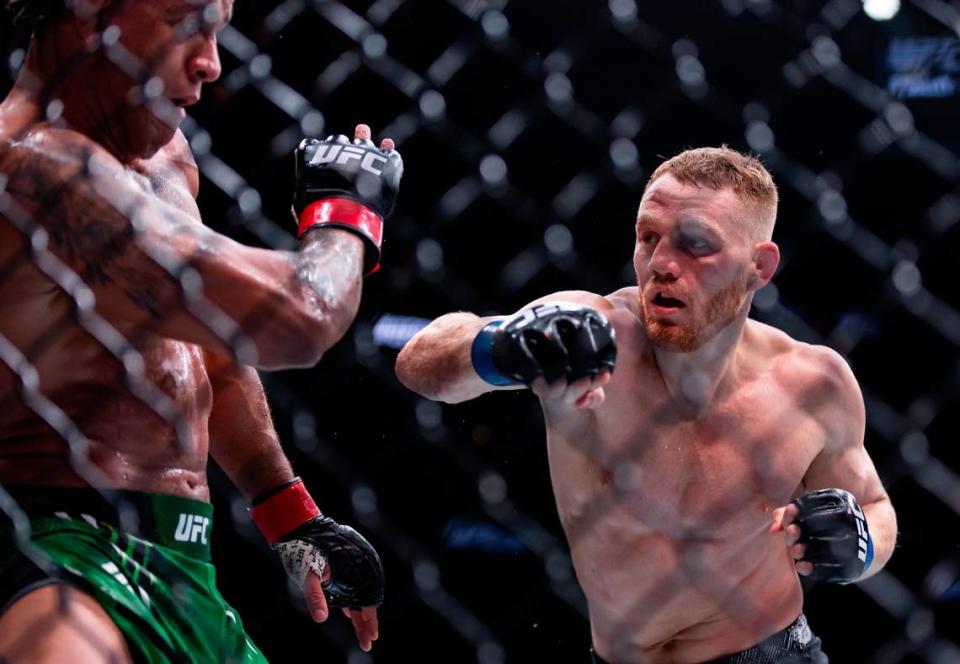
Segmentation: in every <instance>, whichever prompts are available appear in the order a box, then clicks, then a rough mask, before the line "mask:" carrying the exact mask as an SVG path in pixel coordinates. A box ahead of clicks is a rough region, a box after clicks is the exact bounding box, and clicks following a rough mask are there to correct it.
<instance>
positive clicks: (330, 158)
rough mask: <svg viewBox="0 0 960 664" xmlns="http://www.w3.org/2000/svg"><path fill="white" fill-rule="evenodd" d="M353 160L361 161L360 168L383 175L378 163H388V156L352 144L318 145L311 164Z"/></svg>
mask: <svg viewBox="0 0 960 664" xmlns="http://www.w3.org/2000/svg"><path fill="white" fill-rule="evenodd" d="M352 160H358V161H359V162H360V168H362V169H363V170H365V171H367V172H368V173H373V174H374V175H383V169H382V168H379V166H378V165H382V164H385V163H387V158H386V157H381V156H380V155H378V154H376V153H375V152H370V151H368V150H364V149H363V148H357V147H354V146H352V145H329V144H328V145H318V146H317V151H316V152H315V153H314V155H313V158H312V159H310V164H311V165H316V164H329V163H335V164H346V163H348V162H350V161H352Z"/></svg>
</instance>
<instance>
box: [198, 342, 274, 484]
mask: <svg viewBox="0 0 960 664" xmlns="http://www.w3.org/2000/svg"><path fill="white" fill-rule="evenodd" d="M205 359H206V362H207V367H208V372H209V375H210V383H211V385H212V387H213V408H212V409H211V413H210V423H209V427H210V455H211V456H212V457H213V459H214V460H215V461H216V462H217V464H218V465H219V466H220V467H221V468H222V469H223V471H224V472H225V473H226V474H227V476H228V477H229V478H230V479H231V481H233V483H234V484H235V485H236V486H237V488H239V489H240V491H241V492H242V493H243V494H244V495H245V496H246V497H247V498H248V499H252V498H254V497H256V496H258V495H260V494H262V493H263V492H265V491H268V490H270V489H273V488H274V487H276V486H279V485H280V484H283V483H284V482H286V481H288V480H289V479H291V478H292V477H293V468H292V467H291V465H290V462H289V461H288V460H287V457H286V455H285V454H284V453H283V448H282V447H281V445H280V440H279V438H278V437H277V432H276V430H275V429H274V426H273V419H272V418H271V417H270V409H269V406H268V404H267V398H266V395H265V394H264V391H263V387H262V385H261V383H260V377H259V376H258V375H257V372H256V370H254V369H252V368H251V367H245V366H242V365H239V364H237V363H235V362H233V361H232V360H230V359H229V358H226V357H223V356H219V355H215V354H213V353H209V352H208V353H205Z"/></svg>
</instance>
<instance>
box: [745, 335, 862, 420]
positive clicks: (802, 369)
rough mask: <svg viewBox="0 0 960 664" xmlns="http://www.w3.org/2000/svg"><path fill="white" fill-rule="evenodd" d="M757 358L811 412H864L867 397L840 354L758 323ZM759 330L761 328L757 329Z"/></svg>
mask: <svg viewBox="0 0 960 664" xmlns="http://www.w3.org/2000/svg"><path fill="white" fill-rule="evenodd" d="M751 322H752V323H754V324H755V326H754V328H753V334H754V335H756V337H757V338H758V339H759V340H760V341H759V343H758V347H757V350H758V351H759V352H758V353H757V354H758V355H759V356H760V357H762V358H763V360H764V363H765V365H766V366H767V367H769V371H771V372H773V374H774V375H775V376H776V377H777V378H778V382H780V383H781V384H782V385H786V386H787V387H788V389H789V390H790V391H792V392H794V393H795V396H796V398H797V400H798V403H800V404H804V405H806V406H808V407H809V408H811V409H815V410H823V409H828V410H830V409H834V408H838V407H839V408H841V409H845V410H848V411H849V410H851V409H856V410H862V408H863V397H862V395H861V393H860V387H859V385H858V384H857V380H856V378H855V377H854V375H853V370H852V369H851V368H850V365H849V364H848V363H847V361H846V360H845V359H844V358H843V356H842V355H840V353H838V352H837V351H835V350H833V349H832V348H829V347H827V346H822V345H819V344H810V343H805V342H803V341H798V340H797V339H794V338H792V337H790V336H789V335H788V334H786V333H785V332H783V331H781V330H778V329H776V328H773V327H770V326H768V325H763V324H762V323H757V322H756V321H751ZM757 326H759V327H757Z"/></svg>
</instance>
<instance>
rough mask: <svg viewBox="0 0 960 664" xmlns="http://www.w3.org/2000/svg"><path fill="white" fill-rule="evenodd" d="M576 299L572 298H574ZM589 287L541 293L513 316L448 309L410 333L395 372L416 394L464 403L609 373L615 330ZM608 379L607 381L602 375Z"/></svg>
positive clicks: (539, 392)
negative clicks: (499, 391)
mask: <svg viewBox="0 0 960 664" xmlns="http://www.w3.org/2000/svg"><path fill="white" fill-rule="evenodd" d="M568 300H572V301H568ZM583 302H588V303H589V304H593V305H595V306H601V307H602V306H603V304H602V303H603V301H602V299H601V298H599V297H598V296H595V295H590V294H586V293H573V292H569V293H558V294H556V295H552V296H549V297H545V298H542V299H540V300H537V301H536V302H534V303H532V304H531V305H530V306H528V307H525V308H524V309H521V310H520V311H519V312H518V313H516V314H515V315H513V316H511V317H509V318H501V317H488V318H479V317H477V316H474V315H473V314H467V313H455V314H447V315H446V316H442V317H440V318H438V319H437V320H435V321H433V322H432V323H431V324H430V325H428V326H427V327H426V328H424V329H423V330H421V331H420V332H419V333H418V334H417V335H416V336H414V337H413V339H411V340H410V341H409V342H408V343H407V344H406V346H404V348H403V349H402V350H401V351H400V355H399V356H398V358H397V367H396V369H397V376H398V377H399V379H400V382H402V383H403V384H404V385H406V386H407V387H409V388H410V389H411V390H413V391H414V392H418V393H419V394H422V395H423V396H425V397H427V398H430V399H435V400H439V401H447V402H459V401H465V400H467V399H472V398H474V397H477V396H479V395H481V394H484V393H485V392H489V391H491V390H493V389H515V388H517V387H522V386H530V387H533V388H534V391H536V392H537V393H538V394H541V393H542V392H544V391H545V390H546V389H547V385H548V384H549V385H554V386H557V385H573V384H577V383H578V382H580V383H582V382H584V381H586V383H587V384H588V385H589V384H590V383H591V381H593V380H595V379H597V378H598V377H601V376H604V375H606V376H609V373H610V372H612V371H613V367H614V364H615V361H616V343H615V339H614V336H615V335H614V332H613V328H612V326H611V325H610V323H609V321H607V319H606V317H605V316H604V315H603V313H601V312H600V311H598V310H597V309H595V308H592V307H591V306H588V305H586V304H583ZM601 380H602V379H601Z"/></svg>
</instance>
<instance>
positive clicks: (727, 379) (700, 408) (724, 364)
mask: <svg viewBox="0 0 960 664" xmlns="http://www.w3.org/2000/svg"><path fill="white" fill-rule="evenodd" d="M746 324H747V316H746V312H744V313H743V314H742V315H738V316H737V318H735V319H734V320H733V321H732V322H731V323H729V324H728V325H727V326H726V327H724V328H722V329H721V330H720V331H718V332H717V333H716V334H715V335H714V336H713V337H712V338H710V339H709V340H708V341H707V342H705V343H704V344H703V345H702V346H700V347H699V348H697V349H696V350H693V351H690V352H687V353H680V352H674V351H669V350H665V349H662V348H654V349H653V360H654V363H655V364H656V366H657V369H658V371H659V373H660V377H661V378H662V379H663V384H664V386H665V387H666V389H667V391H668V392H669V393H670V395H671V396H672V397H673V398H674V399H675V400H677V402H678V403H680V404H682V405H683V406H685V407H686V408H687V409H688V410H689V411H690V414H691V415H693V416H697V415H702V414H704V413H705V412H707V411H708V410H709V408H710V406H711V404H713V403H714V402H715V401H716V400H717V399H719V398H722V397H723V396H724V395H725V394H727V393H729V392H731V391H733V389H734V388H735V386H736V382H737V357H738V355H737V351H738V349H739V348H740V345H741V342H742V339H743V335H744V332H745V328H746Z"/></svg>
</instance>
